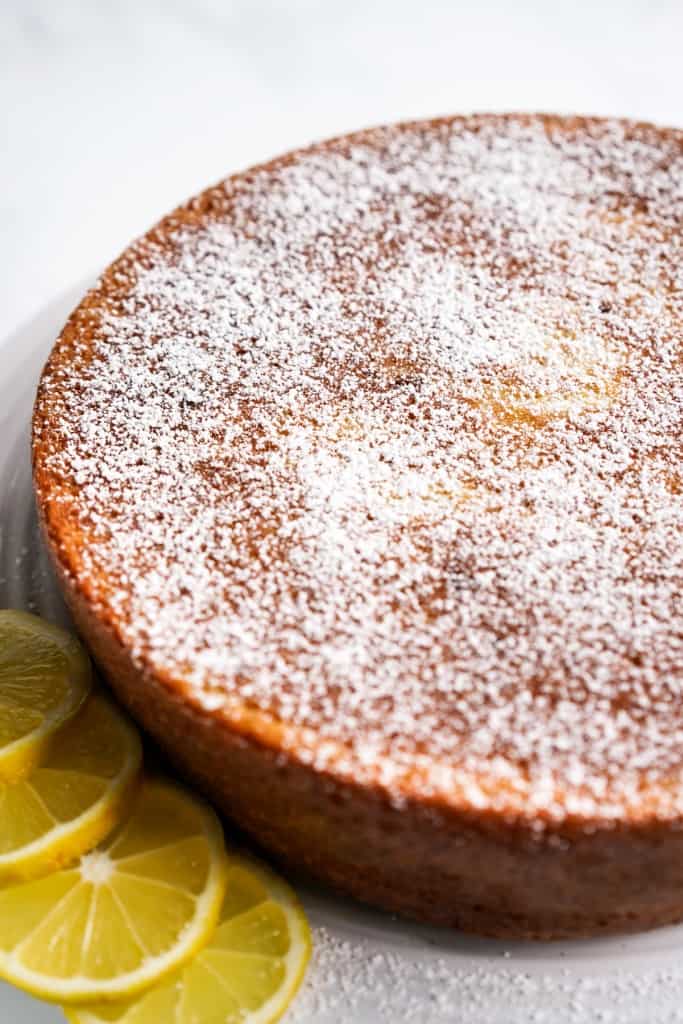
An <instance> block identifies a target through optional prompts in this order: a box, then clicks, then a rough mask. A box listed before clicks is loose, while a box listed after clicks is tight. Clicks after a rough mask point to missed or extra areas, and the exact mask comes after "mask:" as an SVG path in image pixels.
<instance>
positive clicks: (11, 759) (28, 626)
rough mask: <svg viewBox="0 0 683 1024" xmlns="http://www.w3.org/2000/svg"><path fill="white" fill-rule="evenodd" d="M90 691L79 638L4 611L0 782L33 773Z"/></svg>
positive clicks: (0, 625)
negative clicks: (57, 732)
mask: <svg viewBox="0 0 683 1024" xmlns="http://www.w3.org/2000/svg"><path fill="white" fill-rule="evenodd" d="M89 689H90V662H89V660H88V656H87V655H86V653H85V651H84V650H83V648H82V647H81V645H80V644H79V643H78V641H77V640H76V639H75V637H73V636H71V635H70V634H69V633H65V632H64V631H63V630H61V629H57V627H56V626H51V625H50V624H49V623H47V622H43V620H42V619H38V618H36V616H35V615H28V614H27V613H26V612H14V611H7V610H0V781H2V782H12V781H14V780H15V779H18V778H21V777H22V776H23V775H26V774H28V772H29V771H30V770H31V769H32V768H33V766H34V765H36V764H37V763H38V762H39V761H40V759H41V757H42V756H43V754H44V753H45V749H46V746H47V743H48V741H49V739H50V736H51V735H52V734H53V733H54V732H55V731H56V730H57V729H59V727H60V726H61V725H63V724H64V722H66V721H67V719H69V718H71V716H72V715H75V714H76V712H77V711H78V709H79V707H80V706H81V704H82V703H83V701H84V699H85V697H86V696H87V694H88V690H89Z"/></svg>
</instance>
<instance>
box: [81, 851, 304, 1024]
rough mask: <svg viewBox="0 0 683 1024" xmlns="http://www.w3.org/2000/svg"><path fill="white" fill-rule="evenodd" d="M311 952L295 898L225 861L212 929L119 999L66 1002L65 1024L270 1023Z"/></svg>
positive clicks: (252, 869)
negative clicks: (183, 960)
mask: <svg viewBox="0 0 683 1024" xmlns="http://www.w3.org/2000/svg"><path fill="white" fill-rule="evenodd" d="M310 952H311V938H310V932H309V929H308V923H307V921H306V917H305V915H304V912H303V910H302V909H301V906H300V904H299V901H298V900H297V898H296V896H295V895H294V893H293V892H292V890H291V889H290V888H289V886H288V885H287V884H286V883H285V882H283V881H282V880H281V879H279V878H278V877H277V876H276V875H274V874H273V872H272V871H269V870H268V869H267V868H264V867H262V866H261V865H258V864H256V863H255V862H253V861H252V860H246V859H244V858H232V859H231V863H230V867H229V869H228V881H227V888H226V895H225V900H224V902H223V908H222V911H221V917H220V921H219V924H218V928H217V929H216V931H215V932H214V935H213V938H212V939H211V940H210V941H209V944H208V945H207V946H205V947H204V949H202V950H201V951H200V952H199V953H198V954H197V955H196V956H195V957H194V959H193V960H191V961H190V962H189V963H188V964H187V965H186V966H185V967H184V968H183V969H182V970H181V971H178V972H176V973H175V974H173V975H171V977H170V978H167V979H165V980H164V981H163V982H161V984H159V985H157V986H155V987H154V988H152V989H149V990H148V991H147V992H143V993H142V995H140V996H138V998H137V999H134V1000H129V1001H126V1002H122V1003H109V1004H106V1003H105V1004H96V1005H91V1006H83V1007H68V1008H67V1009H66V1011H65V1012H66V1016H67V1020H69V1021H70V1024H161V1022H162V1021H163V1022H164V1024H195V1022H196V1024H200V1022H201V1024H272V1022H273V1021H276V1020H279V1018H280V1017H281V1016H282V1014H283V1013H284V1012H285V1010H286V1009H287V1007H288V1006H289V1004H290V1002H291V1001H292V999H293V997H294V995H295V994H296V991H297V989H298V987H299V985H300V984H301V980H302V978H303V976H304V972H305V970H306V965H307V963H308V960H309V957H310Z"/></svg>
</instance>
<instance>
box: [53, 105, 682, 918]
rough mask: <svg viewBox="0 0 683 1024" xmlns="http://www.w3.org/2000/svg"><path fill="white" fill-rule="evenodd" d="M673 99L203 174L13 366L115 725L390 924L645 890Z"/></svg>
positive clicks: (661, 791) (665, 464) (643, 908)
mask: <svg viewBox="0 0 683 1024" xmlns="http://www.w3.org/2000/svg"><path fill="white" fill-rule="evenodd" d="M681 180H683V134H682V133H679V132H676V131H674V130H668V129H661V128H655V127H653V126H651V125H643V124H636V123H632V122H623V121H603V120H599V119H584V118H556V117H548V116H541V115H538V116H537V115H505V116H494V115H487V116H474V117H469V118H450V119H441V120H437V121H431V122H421V123H417V124H406V125H399V126H392V127H390V128H381V129H373V130H370V131H367V132H363V133H359V134H356V135H354V136H348V137H345V138H342V139H337V140H332V141H330V142H327V143H322V144H319V145H317V146H314V147H312V148H310V149H308V150H302V151H298V152H296V153H293V154H288V155H287V156H285V157H282V158H279V159H278V160H275V161H273V162H271V163H269V164H266V165H263V166H262V167H259V168H255V169H253V170H251V171H248V172H245V173H243V174H241V175H236V176H235V177H233V178H230V179H227V180H226V181H225V182H223V183H221V184H220V185H218V186H216V187H215V188H213V189H209V190H208V191H207V192H205V193H203V194H202V195H201V196H199V197H197V198H196V199H193V200H191V201H190V202H189V203H188V204H186V205H185V206H184V207H181V208H180V209H179V210H177V211H175V212H174V213H173V214H171V215H170V216H169V217H168V218H166V219H165V220H164V221H162V222H161V223H160V224H159V225H158V226H157V227H156V228H154V229H153V230H152V231H151V232H149V233H148V234H147V235H146V236H145V237H144V238H143V239H141V240H140V241H139V242H137V243H135V244H134V245H133V246H131V247H130V249H128V250H127V251H126V252H125V253H124V254H123V255H122V256H121V257H120V258H119V260H117V261H116V262H115V263H114V264H112V266H111V267H110V268H109V269H108V270H107V271H106V272H105V274H104V275H103V276H102V278H101V279H100V281H99V282H98V284H97V285H96V287H95V288H94V289H93V290H92V291H91V292H90V293H89V294H88V296H86V298H85V299H84V300H83V302H82V303H81V305H80V306H79V307H78V309H77V310H76V311H75V312H74V314H73V315H72V317H71V318H70V320H69V322H68V323H67V325H66V327H65V329H64V331H63V332H62V334H61V336H60V338H59V339H58V341H57V343H56V345H55V348H54V349H53V352H52V354H51V357H50V359H49V361H48V363H47V365H46V368H45V370H44V373H43V376H42V379H41V384H40V387H39V391H38V397H37V400H36V407H35V413H34V433H33V458H34V480H35V487H36V495H37V502H38V508H39V513H40V516H41V521H42V524H43V529H44V533H45V537H46V540H47V543H48V547H49V549H50V551H51V554H52V557H53V560H54V564H55V567H56V570H57V573H58V576H59V578H60V581H61V584H62V588H63V590H64V593H65V596H66V598H67V601H68V603H69V606H70V608H71V610H72V612H73V615H74V618H75V621H76V623H77V626H78V628H79V631H80V632H81V633H82V635H83V636H84V637H85V639H86V641H87V642H88V644H89V646H90V647H91V649H92V651H93V653H94V655H95V657H96V659H97V660H98V663H99V664H100V665H101V666H102V668H103V670H104V672H105V674H106V676H107V678H108V679H109V680H110V682H111V684H112V686H113V687H114V689H115V690H116V691H117V693H118V694H119V695H120V696H121V698H122V699H123V700H124V702H125V703H126V704H127V705H128V706H129V707H130V709H131V710H132V711H133V713H134V714H135V716H136V717H137V718H138V720H139V721H141V723H142V724H143V725H144V726H145V728H147V729H148V730H149V731H150V733H152V734H153V735H154V736H155V737H156V739H157V740H159V742H160V743H161V744H162V745H163V746H164V747H165V748H166V749H167V750H168V751H169V752H170V754H171V755H172V757H173V758H174V759H175V760H176V762H177V763H178V764H179V765H180V766H181V767H182V768H183V770H184V771H186V772H187V773H188V774H189V775H190V776H191V777H192V778H194V779H195V780H196V781H197V782H198V783H199V784H200V785H201V786H202V787H203V788H204V789H205V790H206V791H207V792H208V793H209V794H211V795H212V796H213V797H214V798H215V799H216V800H217V802H218V803H219V804H220V805H221V807H222V808H223V809H224V810H225V811H226V812H227V813H228V814H229V815H230V816H231V817H233V818H234V819H235V820H236V821H237V822H238V823H239V824H240V825H241V826H242V827H244V828H245V829H246V830H247V831H249V832H250V833H251V834H252V835H253V836H255V838H256V839H257V840H258V841H259V842H261V843H262V844H263V845H264V846H265V847H267V848H268V849H270V850H271V851H273V852H274V853H275V854H276V855H277V856H279V857H280V858H282V859H283V860H286V861H288V862H289V863H291V864H293V865H295V866H299V867H305V868H306V869H307V870H309V871H310V872H311V873H313V874H314V875H316V876H317V877H319V878H321V879H323V880H325V881H327V882H329V883H331V884H332V885H334V886H336V887H337V888H339V889H340V890H343V891H346V892H350V893H351V894H352V895H354V896H356V897H358V898H360V899H362V900H365V901H367V902H370V903H373V904H375V905H379V906H383V907H386V908H388V909H391V910H395V911H398V912H401V913H404V914H407V915H410V916H413V917H417V918H419V919H422V920H428V921H433V922H436V923H444V924H449V925H454V926H457V927H461V928H465V929H470V930H474V931H478V932H482V933H486V934H492V935H500V936H511V937H515V936H516V937H540V938H553V937H565V936H575V935H576V936H578V935H591V934H598V933H603V932H612V931H626V930H634V929H639V928H645V927H650V926H653V925H656V924H662V923H668V922H671V921H675V920H679V919H681V918H683V867H681V864H682V863H683V861H682V859H681V857H680V844H681V841H682V840H681V836H682V835H683V832H682V831H681V822H682V821H683V786H682V784H681V766H682V762H683V746H681V738H682V737H683V711H682V710H681V702H680V692H681V687H682V686H683V615H682V612H681V600H680V597H681V583H682V582H683V551H682V547H681V541H680V537H681V527H682V526H683V497H682V495H683V485H682V484H681V476H680V465H681V450H680V449H681V441H680V438H681V430H680V427H681V412H682V408H683V406H682V399H681V396H682V395H683V376H682V372H681V339H682V337H683V330H682V328H683V298H682V297H683V264H682V261H681V231H680V228H681V225H683V193H682V192H681V188H680V181H681Z"/></svg>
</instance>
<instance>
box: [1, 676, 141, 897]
mask: <svg viewBox="0 0 683 1024" xmlns="http://www.w3.org/2000/svg"><path fill="white" fill-rule="evenodd" d="M141 763H142V746H141V743H140V737H139V735H138V732H137V729H136V728H135V727H134V726H133V725H131V723H130V722H128V720H127V719H126V718H124V716H123V715H122V714H121V712H120V711H118V710H117V709H116V708H115V707H114V705H113V704H112V703H111V702H110V701H109V700H107V699H106V697H104V696H103V695H101V694H99V693H94V694H92V696H91V697H89V698H88V700H87V701H86V703H85V706H84V708H83V709H82V711H80V713H79V714H78V715H77V716H76V717H75V718H73V719H72V720H71V721H70V722H68V723H67V724H66V725H64V726H62V728H61V729H60V730H59V732H58V733H56V734H55V736H54V738H53V739H52V742H51V743H50V747H49V750H48V752H47V755H46V758H45V760H44V761H43V763H42V764H41V765H40V767H38V768H35V769H34V770H33V772H32V773H31V775H29V776H28V777H27V778H24V779H20V780H19V781H18V782H11V783H2V782H0V821H1V822H2V827H1V828H0V883H7V882H16V881H23V880H26V879H29V878H36V877H38V876H39V875H44V874H47V873H48V872H49V871H55V870H56V869H57V868H58V867H61V866H62V865H63V864H68V863H69V862H70V861H73V860H75V859H76V858H77V857H80V855H81V854H82V853H85V852H86V850H90V849H91V848H92V847H93V846H95V844H96V843H98V842H99V841H100V840H101V839H103V838H104V836H106V835H107V833H108V832H110V831H111V829H112V828H113V827H114V825H116V823H117V822H118V821H119V820H120V818H121V817H122V816H123V813H124V810H125V807H126V805H127V803H128V802H129V801H130V798H131V797H132V793H133V787H134V785H135V783H136V781H137V777H138V773H139V771H140V765H141Z"/></svg>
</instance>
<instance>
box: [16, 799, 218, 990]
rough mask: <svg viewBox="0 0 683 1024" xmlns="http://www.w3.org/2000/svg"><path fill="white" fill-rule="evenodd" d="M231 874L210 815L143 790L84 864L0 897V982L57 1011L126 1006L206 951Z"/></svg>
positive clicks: (200, 806)
mask: <svg viewBox="0 0 683 1024" xmlns="http://www.w3.org/2000/svg"><path fill="white" fill-rule="evenodd" d="M226 869H227V858H226V855H225V847H224V845H223V833H222V830H221V826H220V823H219V821H218V819H217V818H216V816H215V814H214V813H213V811H212V810H211V809H210V808H209V807H207V806H206V804H204V803H202V802H201V801H200V800H195V799H193V798H192V797H191V796H190V795H189V793H186V792H185V791H184V790H182V789H180V788H179V787H177V786H175V785H172V784H171V783H167V782H162V781H159V780H154V781H146V782H144V783H143V784H142V786H141V788H140V789H139V791H138V793H137V795H136V797H135V800H134V803H133V808H132V813H131V815H130V817H129V818H128V819H127V820H126V821H125V822H124V823H123V824H122V825H120V826H119V828H118V829H116V831H115V832H114V833H113V834H112V835H111V836H110V837H109V838H108V839H106V840H105V841H104V842H103V843H101V844H100V845H99V846H98V847H96V848H95V850H93V851H92V852H91V853H87V854H85V856H84V857H82V858H81V860H80V861H79V862H78V864H76V865H75V866H73V867H70V868H65V869H63V870H62V871H58V872H56V873H55V874H53V875H48V876H47V877H46V878H41V879H39V880H38V881H33V882H25V883H23V884H22V885H15V886H12V887H11V888H8V889H0V922H2V924H1V926H0V976H1V977H3V978H5V979H6V980H7V981H11V982H13V983H14V984H15V985H18V986H19V987H20V988H23V989H26V990H27V991H29V992H31V993H33V994H34V995H37V996H42V997H43V998H45V999H50V1000H55V1001H59V1002H66V1003H68V1002H82V1001H90V1000H99V999H122V998H127V997H129V996H130V995H132V994H133V993H135V992H138V991H139V990H141V989H143V988H145V987H147V986H150V985H153V984H154V983H155V982H157V981H158V980H159V979H160V978H161V977H163V975H164V974H166V973H168V972H170V971H172V970H173V969H174V968H176V967H179V966H180V965H181V964H182V963H183V961H185V960H186V959H188V958H189V957H190V956H192V954H193V953H195V952H196V951H197V950H198V949H199V948H200V947H201V946H203V945H204V944H205V943H206V941H207V939H208V938H209V937H210V936H211V934H212V932H213V930H214V928H215V926H216V922H217V920H218V915H219V913H220V909H221V904H222V901H223V896H224V893H225V878H226Z"/></svg>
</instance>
